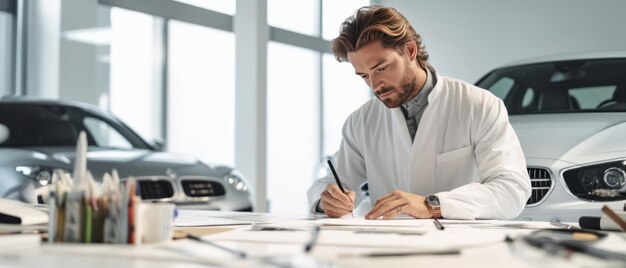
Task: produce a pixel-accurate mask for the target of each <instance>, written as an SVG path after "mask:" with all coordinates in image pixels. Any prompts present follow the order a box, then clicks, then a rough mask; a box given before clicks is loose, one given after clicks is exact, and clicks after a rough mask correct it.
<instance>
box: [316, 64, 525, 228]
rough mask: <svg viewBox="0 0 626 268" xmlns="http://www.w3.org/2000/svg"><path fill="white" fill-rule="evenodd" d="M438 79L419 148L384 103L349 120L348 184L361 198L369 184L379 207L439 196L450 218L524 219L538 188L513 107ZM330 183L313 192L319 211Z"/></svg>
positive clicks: (344, 163) (344, 151)
mask: <svg viewBox="0 0 626 268" xmlns="http://www.w3.org/2000/svg"><path fill="white" fill-rule="evenodd" d="M432 73H433V74H434V75H435V76H436V77H437V79H436V81H437V83H436V84H435V86H434V88H433V90H432V92H431V93H430V95H429V96H428V103H429V104H428V106H427V107H426V109H425V111H424V113H423V115H422V118H421V121H420V123H419V127H418V130H417V133H416V134H415V140H414V143H413V144H411V138H410V136H409V131H408V129H407V125H406V120H405V118H404V115H403V114H402V111H401V110H400V108H393V109H389V108H387V107H386V106H385V105H384V104H383V103H382V102H381V101H380V100H378V99H376V98H373V99H371V100H369V101H368V102H367V103H365V104H364V105H363V106H361V107H360V108H359V109H358V110H356V111H354V112H353V113H352V114H351V115H350V116H349V117H348V119H347V120H346V122H345V124H344V127H343V140H342V142H341V147H340V149H339V152H338V153H337V155H336V158H335V163H336V167H335V168H336V170H337V172H338V175H339V177H340V179H341V180H342V183H343V184H344V185H345V186H347V187H348V188H349V189H353V190H354V191H355V192H357V193H358V192H359V190H358V187H359V186H360V185H361V184H362V183H364V182H365V181H367V182H368V184H369V193H370V199H371V200H370V201H371V204H374V203H375V202H376V200H377V199H379V198H380V197H382V196H384V195H386V194H388V193H390V192H392V191H394V190H396V189H397V190H401V191H405V192H409V193H414V194H419V195H423V196H426V195H430V194H436V195H437V196H438V197H439V200H440V202H441V212H442V216H443V217H444V218H446V219H476V218H480V219H509V218H514V217H516V216H517V215H519V213H520V212H521V211H522V209H523V208H524V205H525V204H526V200H528V198H529V197H530V193H531V186H530V179H529V177H528V173H527V171H526V160H525V159H524V154H523V152H522V148H521V146H520V143H519V141H518V139H517V135H516V134H515V132H514V130H513V128H512V127H511V125H510V123H509V120H508V114H507V111H506V107H505V106H504V104H503V103H502V101H501V100H500V99H498V98H497V97H495V96H494V95H493V94H491V93H490V92H488V91H487V90H484V89H481V88H478V87H475V86H473V85H471V84H469V83H467V82H464V81H460V80H456V79H451V78H446V77H440V76H438V75H437V74H436V72H434V70H433V72H432ZM328 183H334V178H333V177H332V175H329V176H328V177H325V178H321V179H318V180H316V181H315V182H314V183H313V185H312V186H311V188H310V189H309V192H308V196H309V202H310V204H311V207H310V209H311V211H312V212H313V211H314V209H315V205H316V204H317V202H318V201H319V199H320V194H321V192H322V191H324V188H325V186H326V184H328ZM360 199H361V197H360V196H359V194H357V200H356V203H355V204H359V203H360V202H361V201H362V200H360Z"/></svg>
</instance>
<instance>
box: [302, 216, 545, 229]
mask: <svg viewBox="0 0 626 268" xmlns="http://www.w3.org/2000/svg"><path fill="white" fill-rule="evenodd" d="M439 222H441V224H443V226H445V227H446V228H468V227H469V228H519V229H543V228H555V226H552V225H551V224H550V223H549V222H533V221H499V220H474V221H470V220H444V219H442V220H439ZM314 223H315V224H320V225H328V226H378V227H429V228H430V227H432V228H434V227H435V225H434V223H433V220H432V219H415V218H410V217H400V218H397V219H393V220H367V219H365V218H363V217H354V218H352V217H342V218H324V219H319V220H315V221H314Z"/></svg>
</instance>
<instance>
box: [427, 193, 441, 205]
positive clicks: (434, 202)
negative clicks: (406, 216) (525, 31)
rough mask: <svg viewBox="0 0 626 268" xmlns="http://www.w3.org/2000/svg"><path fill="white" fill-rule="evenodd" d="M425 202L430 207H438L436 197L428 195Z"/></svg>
mask: <svg viewBox="0 0 626 268" xmlns="http://www.w3.org/2000/svg"><path fill="white" fill-rule="evenodd" d="M426 202H428V204H430V205H431V206H439V197H437V196H436V195H429V196H428V197H426Z"/></svg>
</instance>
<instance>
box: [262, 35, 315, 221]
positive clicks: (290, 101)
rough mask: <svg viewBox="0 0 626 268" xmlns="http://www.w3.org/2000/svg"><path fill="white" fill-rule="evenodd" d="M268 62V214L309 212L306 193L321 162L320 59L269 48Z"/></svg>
mask: <svg viewBox="0 0 626 268" xmlns="http://www.w3.org/2000/svg"><path fill="white" fill-rule="evenodd" d="M267 62H268V64H267V66H268V67H267V70H268V74H267V76H268V80H267V102H268V103H267V121H268V122H267V124H268V126H267V132H268V133H267V139H268V141H267V165H268V167H267V189H268V190H267V196H268V199H269V201H270V205H269V208H270V211H271V212H279V213H280V212H282V213H285V212H291V213H294V212H298V211H300V212H301V211H306V209H307V207H308V205H307V199H306V194H304V193H306V191H307V189H308V188H309V186H310V185H311V183H312V182H313V180H314V179H315V177H316V176H315V173H316V172H315V166H316V165H317V163H318V162H319V161H320V156H319V155H320V153H319V151H320V135H319V122H320V117H319V114H320V110H319V109H320V102H319V88H320V85H319V53H318V52H315V51H311V50H307V49H302V48H298V47H293V46H288V45H285V44H280V43H275V42H270V43H269V44H268V61H267ZM294 66H297V71H296V72H294Z"/></svg>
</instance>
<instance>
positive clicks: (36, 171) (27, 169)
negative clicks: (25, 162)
mask: <svg viewBox="0 0 626 268" xmlns="http://www.w3.org/2000/svg"><path fill="white" fill-rule="evenodd" d="M55 170H61V171H63V172H69V170H67V169H62V168H54V167H47V166H17V167H15V171H16V172H17V173H20V174H22V175H24V176H26V177H29V178H32V179H34V180H35V181H36V182H37V185H36V186H37V187H40V186H46V185H48V184H50V182H51V181H52V174H54V171H55Z"/></svg>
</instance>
